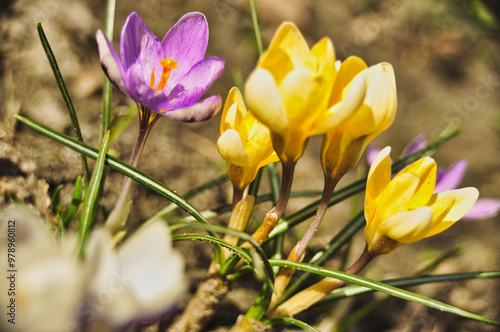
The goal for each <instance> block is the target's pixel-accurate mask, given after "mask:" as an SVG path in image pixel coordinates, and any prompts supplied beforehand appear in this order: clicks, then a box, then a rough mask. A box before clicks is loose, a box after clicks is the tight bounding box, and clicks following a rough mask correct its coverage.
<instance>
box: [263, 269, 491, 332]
mask: <svg viewBox="0 0 500 332" xmlns="http://www.w3.org/2000/svg"><path fill="white" fill-rule="evenodd" d="M270 263H271V265H277V266H286V267H290V268H293V269H296V270H301V271H306V272H310V273H314V274H318V275H321V276H325V277H330V278H335V279H339V280H343V281H346V282H349V283H353V284H356V285H358V286H364V287H367V288H371V289H372V290H374V291H379V292H382V293H386V294H389V295H391V296H395V297H398V298H401V299H403V300H406V301H411V302H415V303H419V304H423V305H425V306H427V307H430V308H434V309H437V310H440V311H443V312H448V313H451V314H454V315H457V316H461V317H464V318H468V319H471V320H476V321H479V322H483V323H487V324H492V325H497V326H500V322H498V321H496V320H493V319H489V318H486V317H483V316H480V315H477V314H474V313H472V312H468V311H466V310H462V309H460V308H457V307H454V306H452V305H449V304H446V303H443V302H440V301H437V300H433V299H430V298H427V297H425V296H422V295H419V294H416V293H412V292H409V291H406V290H404V289H400V288H396V287H394V286H390V285H387V284H384V283H382V282H378V281H374V280H371V279H367V278H364V277H360V276H355V275H351V274H348V273H345V272H340V271H336V270H332V269H328V268H325V267H321V266H316V265H310V264H306V263H297V262H290V261H287V260H270Z"/></svg>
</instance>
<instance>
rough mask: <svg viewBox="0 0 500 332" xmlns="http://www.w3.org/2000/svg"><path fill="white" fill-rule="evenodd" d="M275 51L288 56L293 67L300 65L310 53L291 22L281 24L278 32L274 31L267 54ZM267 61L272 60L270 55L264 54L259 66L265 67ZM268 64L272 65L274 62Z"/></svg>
mask: <svg viewBox="0 0 500 332" xmlns="http://www.w3.org/2000/svg"><path fill="white" fill-rule="evenodd" d="M275 49H281V50H283V51H284V52H285V53H286V54H288V55H289V57H290V60H291V61H292V63H293V66H294V67H297V66H299V65H302V64H303V63H304V62H305V61H306V59H307V57H308V55H309V52H310V51H309V46H307V42H306V41H305V39H304V37H303V36H302V34H301V33H300V31H299V29H298V28H297V26H296V25H295V24H293V23H291V22H284V23H282V24H281V25H280V27H279V28H278V31H276V34H275V35H274V37H273V40H272V41H271V44H270V45H269V48H268V52H269V51H272V50H275ZM269 60H272V54H271V55H270V54H267V53H266V54H264V55H263V56H262V58H261V59H260V61H259V66H261V67H267V64H268V61H269ZM270 62H271V63H274V61H270Z"/></svg>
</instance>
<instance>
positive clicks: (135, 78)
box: [125, 63, 170, 111]
mask: <svg viewBox="0 0 500 332" xmlns="http://www.w3.org/2000/svg"><path fill="white" fill-rule="evenodd" d="M125 86H126V88H127V92H128V95H129V96H130V98H132V99H133V100H134V101H135V102H137V103H139V104H142V105H143V106H145V107H147V108H149V109H150V110H152V111H158V110H161V109H163V108H164V107H160V105H165V104H166V105H168V104H169V101H170V100H169V98H168V97H167V96H165V95H164V94H163V93H155V91H154V90H153V89H151V88H150V87H149V82H146V81H145V78H144V75H143V69H142V67H141V65H140V64H139V63H136V64H134V65H132V66H131V67H130V68H129V69H128V71H127V72H126V75H125Z"/></svg>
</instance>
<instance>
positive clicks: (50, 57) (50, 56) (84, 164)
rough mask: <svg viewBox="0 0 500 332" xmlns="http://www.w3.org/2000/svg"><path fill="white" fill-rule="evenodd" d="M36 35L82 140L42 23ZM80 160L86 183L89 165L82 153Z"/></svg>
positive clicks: (76, 119)
mask: <svg viewBox="0 0 500 332" xmlns="http://www.w3.org/2000/svg"><path fill="white" fill-rule="evenodd" d="M37 29H38V35H39V37H40V41H41V42H42V47H43V50H44V51H45V54H46V55H47V59H48V60H49V63H50V67H51V68H52V72H53V73H54V77H55V78H56V82H57V86H58V87H59V91H61V94H62V96H63V99H64V103H65V104H66V108H67V110H68V113H69V117H70V118H71V124H72V125H73V131H74V132H75V136H76V138H77V139H78V140H79V141H80V142H83V136H82V132H81V130H80V124H79V123H78V118H77V116H76V112H75V108H74V107H73V102H72V101H71V97H70V95H69V93H68V89H66V85H65V84H64V80H63V77H62V75H61V71H60V70H59V66H58V65H57V61H56V57H55V56H54V53H53V52H52V48H51V47H50V44H49V41H48V40H47V36H45V32H44V31H43V28H42V24H41V23H40V22H38V24H37ZM80 157H81V160H82V172H83V178H84V180H85V184H86V185H87V184H88V174H89V166H88V164H87V159H85V157H84V156H83V155H82V156H80Z"/></svg>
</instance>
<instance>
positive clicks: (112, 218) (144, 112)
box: [106, 105, 161, 233]
mask: <svg viewBox="0 0 500 332" xmlns="http://www.w3.org/2000/svg"><path fill="white" fill-rule="evenodd" d="M138 106H139V121H140V123H139V135H137V140H136V142H135V146H134V150H133V152H132V156H131V157H130V162H129V164H130V165H131V166H132V167H136V166H137V164H138V163H139V159H140V157H141V155H142V151H143V149H144V145H145V143H146V140H147V138H148V136H149V133H150V132H151V129H152V128H153V125H154V124H155V123H156V121H158V119H159V118H160V117H161V115H159V114H158V113H153V112H151V111H150V110H149V109H147V108H145V107H143V106H142V105H138ZM131 185H132V179H131V178H129V177H127V178H125V180H124V181H123V185H122V190H121V192H120V197H118V201H117V202H116V205H115V207H114V208H113V211H111V213H110V215H109V217H108V219H107V220H106V226H107V227H108V228H109V229H110V230H111V232H113V233H115V232H117V231H119V230H120V229H122V228H123V226H124V225H125V222H126V220H127V217H128V215H129V212H130V206H131V204H132V199H131V198H130V187H131Z"/></svg>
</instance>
